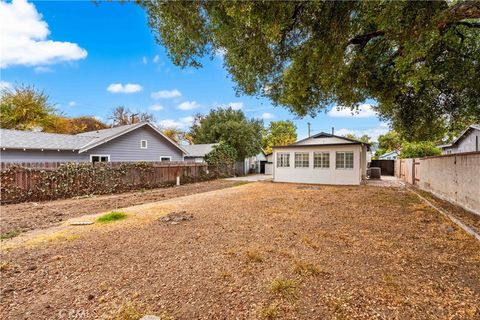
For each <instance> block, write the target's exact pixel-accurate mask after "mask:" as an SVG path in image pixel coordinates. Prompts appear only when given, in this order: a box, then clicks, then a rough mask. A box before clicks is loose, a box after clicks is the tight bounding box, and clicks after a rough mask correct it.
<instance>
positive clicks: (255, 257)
mask: <svg viewBox="0 0 480 320" xmlns="http://www.w3.org/2000/svg"><path fill="white" fill-rule="evenodd" d="M245 258H246V259H247V262H262V261H263V257H262V256H261V254H260V252H258V251H257V250H255V249H250V250H247V251H246V252H245Z"/></svg>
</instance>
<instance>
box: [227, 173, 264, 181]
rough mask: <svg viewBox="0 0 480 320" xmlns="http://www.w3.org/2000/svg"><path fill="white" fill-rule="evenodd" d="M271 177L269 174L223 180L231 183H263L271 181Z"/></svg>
mask: <svg viewBox="0 0 480 320" xmlns="http://www.w3.org/2000/svg"><path fill="white" fill-rule="evenodd" d="M271 179H273V176H272V175H270V174H252V175H248V176H244V177H235V178H227V179H225V180H231V181H263V180H271Z"/></svg>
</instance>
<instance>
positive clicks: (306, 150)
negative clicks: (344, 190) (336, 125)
mask: <svg viewBox="0 0 480 320" xmlns="http://www.w3.org/2000/svg"><path fill="white" fill-rule="evenodd" d="M369 148H370V144H368V143H365V142H362V141H357V140H354V139H349V138H345V137H341V136H336V135H333V134H329V133H325V132H321V133H319V134H316V135H314V136H311V137H309V138H306V139H303V140H300V141H297V142H295V143H293V144H290V145H286V146H276V147H274V148H273V181H274V182H295V183H312V184H338V185H358V184H360V183H361V181H362V179H365V178H366V173H367V151H368V150H369Z"/></svg>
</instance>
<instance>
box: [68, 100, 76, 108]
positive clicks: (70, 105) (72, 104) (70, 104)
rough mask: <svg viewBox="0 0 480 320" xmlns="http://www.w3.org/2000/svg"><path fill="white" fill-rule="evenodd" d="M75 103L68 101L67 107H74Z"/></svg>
mask: <svg viewBox="0 0 480 320" xmlns="http://www.w3.org/2000/svg"><path fill="white" fill-rule="evenodd" d="M76 105H77V103H76V102H75V101H70V102H69V103H68V106H69V107H75V106H76Z"/></svg>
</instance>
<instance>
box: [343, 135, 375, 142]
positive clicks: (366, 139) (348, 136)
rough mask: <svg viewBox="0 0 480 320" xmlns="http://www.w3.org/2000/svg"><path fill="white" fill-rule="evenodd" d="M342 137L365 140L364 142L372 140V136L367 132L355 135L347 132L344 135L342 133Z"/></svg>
mask: <svg viewBox="0 0 480 320" xmlns="http://www.w3.org/2000/svg"><path fill="white" fill-rule="evenodd" d="M344 137H345V138H349V139H354V140H358V141H361V142H365V143H370V142H371V140H372V138H371V137H369V136H368V135H367V134H364V135H361V136H357V135H355V134H353V133H347V134H346V135H344Z"/></svg>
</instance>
